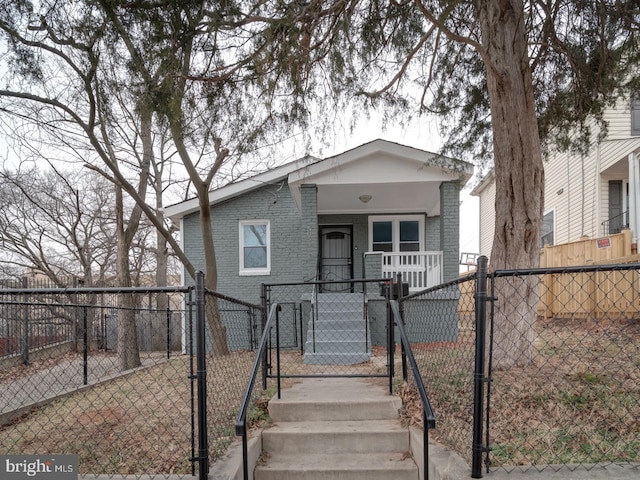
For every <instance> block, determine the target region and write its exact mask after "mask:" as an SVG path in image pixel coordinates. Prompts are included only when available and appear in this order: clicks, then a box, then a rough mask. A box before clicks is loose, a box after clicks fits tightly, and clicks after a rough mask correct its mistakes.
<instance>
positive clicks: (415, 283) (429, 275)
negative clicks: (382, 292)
mask: <svg viewBox="0 0 640 480" xmlns="http://www.w3.org/2000/svg"><path fill="white" fill-rule="evenodd" d="M399 273H400V274H402V279H403V280H404V281H405V282H406V283H408V284H409V290H412V291H416V290H422V289H425V288H429V287H433V286H435V285H440V284H441V283H442V252H384V253H383V254H382V277H383V278H396V277H397V276H398V274H399Z"/></svg>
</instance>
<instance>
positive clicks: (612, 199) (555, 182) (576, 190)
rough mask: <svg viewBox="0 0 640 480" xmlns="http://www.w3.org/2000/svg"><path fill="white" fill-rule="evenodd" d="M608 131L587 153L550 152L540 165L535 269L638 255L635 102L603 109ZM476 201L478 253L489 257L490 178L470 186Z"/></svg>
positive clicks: (639, 104)
mask: <svg viewBox="0 0 640 480" xmlns="http://www.w3.org/2000/svg"><path fill="white" fill-rule="evenodd" d="M604 119H605V121H606V122H608V133H607V136H606V137H605V138H604V139H603V140H599V141H598V139H597V134H598V132H597V131H596V126H595V125H594V127H593V128H592V130H593V132H592V133H593V142H592V147H591V149H590V150H589V152H588V153H587V154H584V155H581V154H578V153H572V152H562V153H560V152H550V154H549V155H548V157H547V158H546V159H545V162H544V170H545V200H544V218H543V226H542V239H541V247H545V248H544V249H543V250H542V252H541V254H542V257H541V262H540V263H541V266H567V265H582V264H591V263H598V262H606V263H611V262H613V261H620V260H621V259H624V258H628V257H630V256H631V255H632V254H636V253H637V242H638V236H639V231H640V165H639V163H638V162H639V160H640V100H638V99H635V100H633V101H629V100H628V99H627V100H621V101H620V102H619V103H618V104H617V105H616V106H615V107H612V108H609V109H608V110H606V112H605V114H604ZM471 194H472V195H476V196H478V197H479V199H480V232H479V233H480V253H481V254H482V255H487V256H488V257H490V256H491V246H492V243H493V233H494V228H495V197H496V191H495V178H494V172H493V171H491V172H490V173H489V174H488V175H486V176H485V177H484V178H483V179H482V181H481V182H480V183H479V184H478V185H477V186H476V187H475V188H474V189H473V191H472V192H471Z"/></svg>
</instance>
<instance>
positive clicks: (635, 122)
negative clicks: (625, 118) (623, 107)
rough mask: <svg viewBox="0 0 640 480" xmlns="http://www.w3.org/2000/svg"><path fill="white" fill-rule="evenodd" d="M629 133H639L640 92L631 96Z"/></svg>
mask: <svg viewBox="0 0 640 480" xmlns="http://www.w3.org/2000/svg"><path fill="white" fill-rule="evenodd" d="M631 135H640V94H638V93H636V94H635V95H633V97H631Z"/></svg>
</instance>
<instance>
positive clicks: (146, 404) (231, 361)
mask: <svg viewBox="0 0 640 480" xmlns="http://www.w3.org/2000/svg"><path fill="white" fill-rule="evenodd" d="M254 358H255V354H254V353H253V352H240V353H233V354H231V355H229V356H228V357H223V358H210V359H209V361H208V377H207V378H208V382H207V385H208V387H207V388H208V408H207V410H208V412H207V414H208V420H209V422H210V425H211V426H212V428H211V431H210V447H211V449H212V451H213V452H214V455H215V454H219V453H221V451H222V450H223V447H225V446H226V445H228V444H229V443H230V439H229V436H230V437H233V435H234V432H233V422H234V420H235V415H236V411H237V409H238V406H239V404H240V400H241V397H242V394H243V392H244V388H245V387H246V379H247V376H248V372H249V370H250V368H251V365H252V363H253V360H254ZM188 376H189V358H188V357H178V358H173V359H171V360H170V361H168V362H165V363H163V364H161V365H156V366H154V367H150V368H147V369H144V370H141V371H138V372H136V373H134V374H132V375H128V376H125V377H120V378H118V379H116V380H112V381H110V382H107V383H103V384H100V385H97V386H95V387H92V388H90V389H87V390H83V391H81V392H77V393H75V394H73V395H71V396H69V397H66V398H64V399H61V400H58V401H55V402H53V403H52V404H50V405H48V406H46V407H43V408H41V409H38V410H35V411H33V412H32V413H31V414H29V415H27V416H26V417H23V418H21V419H20V420H18V421H16V422H14V423H13V424H11V425H7V426H5V427H3V428H2V429H1V430H0V451H2V452H3V453H7V454H11V453H16V454H17V453H20V454H30V453H31V454H43V453H52V454H62V453H67V454H77V455H78V456H79V469H80V473H96V474H103V473H104V474H110V473H111V474H113V473H118V474H142V473H146V474H155V473H177V474H190V473H191V462H190V461H189V458H190V457H191V406H190V398H191V384H190V381H189V378H188ZM196 435H197V432H196Z"/></svg>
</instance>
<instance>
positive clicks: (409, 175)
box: [289, 140, 473, 216]
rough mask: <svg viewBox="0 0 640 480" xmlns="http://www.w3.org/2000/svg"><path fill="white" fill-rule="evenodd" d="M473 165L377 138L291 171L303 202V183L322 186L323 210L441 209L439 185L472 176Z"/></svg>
mask: <svg viewBox="0 0 640 480" xmlns="http://www.w3.org/2000/svg"><path fill="white" fill-rule="evenodd" d="M472 174H473V165H471V164H469V163H467V162H463V161H460V160H456V159H453V158H447V157H443V156H440V155H437V154H435V153H431V152H427V151H424V150H420V149H417V148H413V147H407V146H405V145H400V144H397V143H393V142H389V141H385V140H375V141H373V142H370V143H366V144H364V145H361V146H359V147H356V148H354V149H352V150H348V151H346V152H344V153H341V154H339V155H336V156H334V157H330V158H327V159H325V160H322V161H320V162H316V163H314V164H312V165H309V166H308V167H305V168H301V169H298V170H295V171H293V172H291V173H290V174H289V188H290V189H291V193H292V195H293V198H294V199H295V201H296V203H297V204H298V207H300V186H302V185H304V184H314V185H316V186H317V189H318V213H321V214H330V213H373V212H375V213H410V212H426V213H427V215H430V216H435V215H439V214H440V188H439V187H440V184H441V183H442V182H447V181H453V180H459V181H460V184H461V187H462V186H464V184H466V182H467V181H468V180H469V179H470V178H471V175H472Z"/></svg>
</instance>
